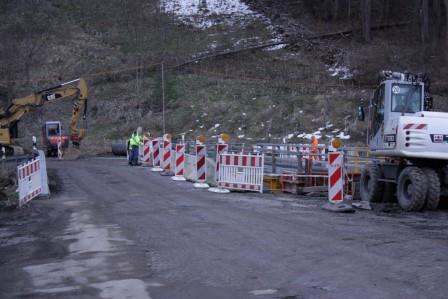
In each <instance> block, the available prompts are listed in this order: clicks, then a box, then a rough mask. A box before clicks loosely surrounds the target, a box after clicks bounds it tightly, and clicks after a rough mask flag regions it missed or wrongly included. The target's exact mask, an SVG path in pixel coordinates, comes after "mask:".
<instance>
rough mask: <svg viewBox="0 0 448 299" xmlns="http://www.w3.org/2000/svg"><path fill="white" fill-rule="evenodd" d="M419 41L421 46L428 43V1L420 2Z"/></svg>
mask: <svg viewBox="0 0 448 299" xmlns="http://www.w3.org/2000/svg"><path fill="white" fill-rule="evenodd" d="M420 32H421V41H422V43H423V44H426V43H427V42H429V3H428V0H422V9H421V28H420Z"/></svg>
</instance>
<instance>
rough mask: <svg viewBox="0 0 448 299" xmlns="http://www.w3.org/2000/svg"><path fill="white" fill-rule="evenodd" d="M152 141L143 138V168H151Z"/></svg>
mask: <svg viewBox="0 0 448 299" xmlns="http://www.w3.org/2000/svg"><path fill="white" fill-rule="evenodd" d="M151 143H152V142H151V140H149V138H147V137H144V138H143V158H142V165H143V166H151Z"/></svg>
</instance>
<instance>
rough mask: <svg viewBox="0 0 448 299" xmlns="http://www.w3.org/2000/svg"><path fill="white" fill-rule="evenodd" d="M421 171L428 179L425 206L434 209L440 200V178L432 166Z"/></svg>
mask: <svg viewBox="0 0 448 299" xmlns="http://www.w3.org/2000/svg"><path fill="white" fill-rule="evenodd" d="M423 173H424V174H425V176H426V179H427V180H428V193H426V204H425V208H426V209H428V210H432V211H435V210H437V208H438V206H439V202H440V178H439V176H438V175H437V172H436V171H435V170H434V169H432V168H423Z"/></svg>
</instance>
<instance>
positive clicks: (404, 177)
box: [397, 166, 428, 211]
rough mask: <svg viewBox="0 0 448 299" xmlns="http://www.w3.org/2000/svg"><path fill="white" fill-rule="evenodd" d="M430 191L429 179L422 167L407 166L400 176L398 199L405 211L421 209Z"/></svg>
mask: <svg viewBox="0 0 448 299" xmlns="http://www.w3.org/2000/svg"><path fill="white" fill-rule="evenodd" d="M427 193H428V180H427V179H426V177H425V173H424V172H423V170H422V169H420V168H418V167H414V166H410V167H406V168H405V169H404V170H403V171H402V172H401V174H400V176H399V177H398V184H397V199H398V204H399V205H400V207H401V208H402V209H403V210H405V211H421V210H422V209H423V206H424V205H425V199H426V195H427Z"/></svg>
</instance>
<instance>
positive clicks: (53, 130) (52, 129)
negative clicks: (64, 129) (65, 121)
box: [47, 124, 60, 137]
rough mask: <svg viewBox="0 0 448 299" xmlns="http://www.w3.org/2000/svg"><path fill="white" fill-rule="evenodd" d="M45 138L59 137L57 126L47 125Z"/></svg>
mask: <svg viewBox="0 0 448 299" xmlns="http://www.w3.org/2000/svg"><path fill="white" fill-rule="evenodd" d="M47 136H48V137H53V136H60V128H59V124H48V125H47Z"/></svg>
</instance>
